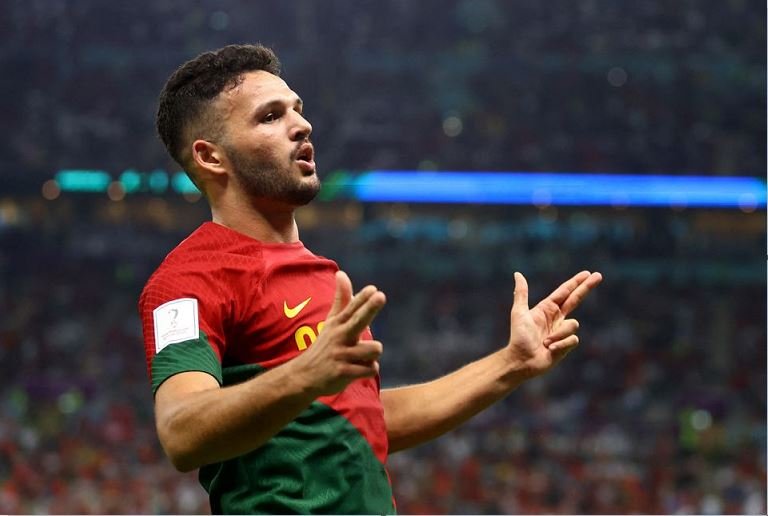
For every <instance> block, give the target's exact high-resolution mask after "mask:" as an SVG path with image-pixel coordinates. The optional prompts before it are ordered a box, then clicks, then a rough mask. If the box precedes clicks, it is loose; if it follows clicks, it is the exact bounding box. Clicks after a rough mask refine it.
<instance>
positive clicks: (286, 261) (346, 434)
mask: <svg viewBox="0 0 768 516" xmlns="http://www.w3.org/2000/svg"><path fill="white" fill-rule="evenodd" d="M337 270H338V266H337V265H336V263H335V262H333V261H331V260H328V259H325V258H322V257H319V256H316V255H314V254H312V253H311V252H310V251H309V250H308V249H307V248H306V247H304V245H303V244H302V243H301V242H296V243H291V244H269V243H263V242H259V241H257V240H254V239H252V238H250V237H247V236H245V235H243V234H240V233H237V232H235V231H233V230H231V229H229V228H226V227H224V226H221V225H219V224H216V223H213V222H206V223H204V224H203V225H202V226H200V227H199V228H198V229H197V230H196V231H195V232H194V233H192V234H191V235H190V236H189V237H188V238H187V239H186V240H184V241H183V242H182V243H181V244H179V246H178V247H176V249H174V250H173V251H172V252H171V253H170V254H169V255H168V256H167V257H166V258H165V260H164V261H163V263H162V264H161V265H160V267H159V268H158V269H157V271H155V273H154V274H153V275H152V277H151V278H150V279H149V281H148V282H147V284H146V286H145V288H144V291H143V292H142V294H141V298H140V300H139V313H140V315H141V320H142V326H143V329H144V344H145V351H146V358H147V366H148V369H149V375H150V378H151V383H152V390H153V392H156V391H157V389H158V387H159V386H160V385H161V384H162V383H163V382H164V381H165V380H166V379H168V378H169V377H171V376H173V375H174V374H177V373H181V372H184V371H203V372H206V373H208V374H210V375H211V376H213V377H214V378H216V379H217V380H218V382H219V384H220V385H222V386H227V385H232V384H236V383H240V382H243V381H245V380H248V379H249V378H253V377H254V376H256V375H258V374H260V373H262V372H264V371H265V370H268V369H270V368H273V367H277V366H279V365H281V364H283V363H285V362H287V361H289V360H291V359H292V358H294V357H296V356H298V355H299V353H301V352H302V351H304V350H305V349H307V347H309V346H311V345H312V343H313V342H314V341H315V339H316V338H317V335H318V334H319V333H320V330H321V329H322V325H323V320H324V319H325V317H326V315H327V314H328V311H329V310H330V308H331V304H332V302H333V296H334V289H335V279H334V275H335V273H336V271H337ZM361 338H363V339H371V338H372V336H371V334H370V332H369V331H368V330H366V331H365V332H364V333H363V335H362V336H361ZM379 389H380V384H379V379H378V377H377V378H366V379H361V380H356V381H354V382H352V383H350V384H349V386H347V388H346V389H345V390H344V391H342V392H341V393H339V394H336V395H333V396H323V397H320V398H318V399H317V400H315V401H314V402H313V403H312V404H311V405H310V406H309V407H308V408H307V409H306V410H305V411H304V412H302V413H301V414H300V415H299V416H298V417H297V418H296V419H295V420H293V421H292V422H291V423H289V424H288V425H287V426H285V427H284V428H283V429H282V430H281V431H280V432H278V433H277V434H276V435H275V436H274V437H272V439H270V440H269V441H268V442H267V443H266V444H264V445H262V446H261V447H259V448H257V449H255V450H253V451H252V452H249V453H247V454H245V455H242V456H240V457H237V458H234V459H231V460H227V461H224V462H219V463H215V464H210V465H207V466H203V467H202V468H200V482H201V483H202V485H203V487H205V489H206V491H208V493H209V495H210V501H211V510H212V511H213V513H214V514H220V513H238V514H245V513H272V514H285V513H288V512H291V513H293V512H295V513H303V514H310V513H336V514H345V513H346V514H349V513H356V514H373V513H375V514H385V513H394V512H395V507H394V502H393V498H392V489H391V486H390V482H389V478H388V475H387V472H386V469H385V463H386V459H387V432H386V427H385V423H384V413H383V408H382V405H381V400H380V397H379Z"/></svg>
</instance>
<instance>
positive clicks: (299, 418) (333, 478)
mask: <svg viewBox="0 0 768 516" xmlns="http://www.w3.org/2000/svg"><path fill="white" fill-rule="evenodd" d="M279 74H280V65H279V62H278V59H277V57H276V56H275V55H274V53H273V52H272V51H271V50H270V49H268V48H265V47H263V46H254V45H231V46H228V47H224V48H222V49H219V50H217V51H214V52H207V53H204V54H201V55H200V56H198V57H196V58H195V59H193V60H191V61H189V62H187V63H185V64H184V65H182V66H181V67H180V68H179V69H178V70H176V71H175V72H174V73H173V74H172V75H171V77H170V78H169V80H168V82H167V83H166V85H165V88H164V89H163V91H162V93H161V95H160V100H159V108H158V113H157V127H158V132H159V134H160V136H161V138H162V140H163V142H164V143H165V145H166V146H167V148H168V151H169V153H170V154H171V156H173V158H174V159H175V160H176V161H177V162H178V163H179V164H181V165H182V167H183V168H184V169H185V170H186V171H187V173H188V174H189V175H190V177H191V179H192V180H193V181H194V183H195V184H196V185H197V186H198V187H199V189H200V191H201V192H203V194H204V195H205V197H206V199H207V200H208V202H209V204H210V207H211V213H212V221H210V222H205V223H203V224H202V225H201V226H200V227H199V228H198V229H197V230H195V231H194V232H193V233H192V234H191V235H190V236H189V237H188V238H187V239H185V240H184V241H183V242H181V243H180V244H179V245H178V246H177V247H176V248H175V249H174V250H173V251H171V253H170V254H168V256H167V257H166V258H165V260H164V261H163V263H162V264H161V265H160V267H159V268H158V269H157V271H155V273H154V274H153V275H152V277H151V278H150V279H149V280H148V282H147V284H146V286H145V288H144V291H143V292H142V294H141V298H140V300H139V311H140V314H141V317H142V325H143V330H144V341H145V348H146V359H147V365H148V369H149V374H150V378H151V385H152V389H153V392H154V399H155V416H156V425H157V432H158V436H159V438H160V442H161V443H162V446H163V448H164V450H165V452H166V454H167V455H168V456H169V458H170V460H171V461H172V462H173V464H174V465H175V466H176V468H177V469H179V470H181V471H190V470H194V469H197V468H199V469H200V481H201V483H202V484H203V486H204V487H205V489H206V490H207V491H208V493H209V496H210V501H211V509H212V511H213V512H214V513H254V512H263V513H275V514H280V513H287V512H299V513H318V512H321V513H357V514H361V513H377V514H379V513H380V514H383V513H391V512H394V511H395V505H394V500H393V497H392V490H391V486H390V482H389V478H388V475H387V472H386V469H385V465H386V460H387V454H388V453H392V452H394V451H397V450H402V449H404V448H409V447H412V446H415V445H418V444H420V443H423V442H425V441H428V440H430V439H434V438H435V437H437V436H439V435H441V434H443V433H445V432H447V431H449V430H451V429H452V428H455V427H456V426H457V425H459V424H461V423H462V422H464V421H466V420H467V419H469V418H470V417H472V416H473V415H475V414H477V413H478V412H480V411H481V410H483V409H484V408H486V407H488V406H489V405H490V404H492V403H494V402H495V401H497V400H499V399H501V398H503V397H504V396H506V395H507V394H509V393H510V392H511V391H512V390H513V389H515V387H517V386H518V385H520V383H521V382H523V381H525V380H527V379H529V378H532V377H534V376H537V375H540V374H542V373H544V372H546V371H547V370H549V369H550V368H551V367H553V366H554V365H555V364H556V363H557V362H558V361H559V360H560V359H561V358H563V356H565V355H566V353H568V352H569V351H570V350H572V349H573V348H574V347H575V346H576V345H577V343H578V337H577V336H576V334H575V332H576V330H577V328H578V323H577V321H576V320H575V319H571V318H568V314H569V313H570V312H571V311H572V310H573V309H575V308H576V307H577V306H578V305H579V304H580V303H581V301H582V300H583V299H584V297H585V296H586V295H587V294H588V293H589V291H590V290H591V289H592V288H594V287H595V286H596V285H597V284H598V283H599V282H600V281H601V279H602V278H601V275H600V274H599V273H590V272H588V271H582V272H580V273H578V274H576V275H575V276H573V277H572V278H570V279H569V280H568V281H566V282H565V283H563V284H562V285H560V287H558V288H557V289H556V290H555V291H554V292H552V294H550V295H549V296H548V297H547V298H545V299H544V300H543V301H541V302H540V303H539V304H537V305H536V306H534V307H533V308H529V306H528V285H527V282H526V280H525V278H524V277H523V276H522V275H521V274H520V273H515V292H514V299H513V304H512V309H511V318H510V323H511V326H510V337H509V341H508V343H507V344H506V346H504V347H503V348H501V349H499V350H498V351H496V352H495V353H493V354H491V355H488V356H486V357H484V358H482V359H480V360H478V361H476V362H473V363H471V364H468V365H466V366H464V367H463V368H461V369H459V370H457V371H455V372H453V373H451V374H448V375H447V376H444V377H442V378H439V379H437V380H434V381H431V382H428V383H424V384H420V385H412V386H406V387H400V388H396V389H383V390H382V389H380V383H379V362H378V360H379V357H380V355H381V353H382V350H383V346H382V343H381V342H378V341H376V340H375V339H374V338H373V336H372V335H371V332H370V330H369V325H370V324H371V321H372V320H373V319H374V317H375V316H376V314H377V312H378V311H379V310H381V309H382V307H383V306H384V304H385V302H386V298H385V295H384V293H383V292H381V291H379V290H378V289H377V288H376V287H375V286H372V285H369V286H366V287H365V288H363V289H361V290H359V291H358V292H357V293H353V288H352V285H351V282H350V280H349V278H348V277H347V275H346V274H345V273H344V272H341V271H339V268H338V266H337V265H336V263H334V262H333V261H331V260H328V259H325V258H322V257H319V256H316V255H314V254H312V252H311V251H309V250H308V249H306V248H305V247H304V245H303V244H302V242H301V241H300V240H299V233H298V228H297V226H296V222H295V220H294V210H295V209H296V208H297V207H299V206H302V205H304V204H306V203H308V202H310V201H311V200H312V199H313V197H314V196H315V194H317V192H318V190H319V188H320V181H319V179H318V176H317V173H316V170H315V161H314V158H315V152H314V148H313V146H312V143H311V140H310V135H311V133H312V126H311V125H310V123H309V122H308V121H307V120H306V118H305V117H304V115H303V111H302V101H301V99H300V98H299V96H298V95H297V94H296V93H295V92H293V91H292V90H291V88H290V87H289V86H288V85H287V84H286V83H285V82H284V81H283V80H282V79H281V78H280V75H279Z"/></svg>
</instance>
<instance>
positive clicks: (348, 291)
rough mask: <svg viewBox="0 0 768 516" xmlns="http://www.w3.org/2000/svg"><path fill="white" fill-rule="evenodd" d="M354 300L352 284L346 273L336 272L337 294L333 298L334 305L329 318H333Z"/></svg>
mask: <svg viewBox="0 0 768 516" xmlns="http://www.w3.org/2000/svg"><path fill="white" fill-rule="evenodd" d="M351 299H352V282H351V281H350V279H349V276H347V273H346V272H344V271H336V294H335V295H334V296H333V305H332V306H331V310H330V311H329V312H328V317H332V316H334V315H336V314H338V313H339V312H341V311H342V310H344V307H346V306H347V305H348V304H349V301H350V300H351Z"/></svg>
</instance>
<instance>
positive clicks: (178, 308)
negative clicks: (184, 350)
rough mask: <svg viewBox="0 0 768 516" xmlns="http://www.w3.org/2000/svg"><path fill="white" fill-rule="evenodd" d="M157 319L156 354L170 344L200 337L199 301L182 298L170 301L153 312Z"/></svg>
mask: <svg viewBox="0 0 768 516" xmlns="http://www.w3.org/2000/svg"><path fill="white" fill-rule="evenodd" d="M152 315H153V316H154V318H155V352H156V353H160V350H161V349H163V348H164V347H166V346H167V345H168V344H174V343H176V342H184V341H185V340H192V339H197V338H199V337H200V324H199V322H198V317H197V299H193V298H188V297H185V298H182V299H174V300H173V301H168V302H167V303H165V304H164V305H160V306H158V307H157V308H155V309H154V310H153V311H152Z"/></svg>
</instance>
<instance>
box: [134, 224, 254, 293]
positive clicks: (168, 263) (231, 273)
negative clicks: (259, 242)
mask: <svg viewBox="0 0 768 516" xmlns="http://www.w3.org/2000/svg"><path fill="white" fill-rule="evenodd" d="M241 247H242V244H241V242H238V241H237V240H236V239H232V237H231V235H230V234H228V233H227V232H223V231H220V230H219V228H217V227H216V224H213V223H205V224H203V225H201V226H200V227H199V228H197V229H196V230H195V231H194V232H192V233H191V234H190V235H189V236H188V237H187V238H185V239H184V240H182V241H181V242H180V243H179V244H178V245H177V246H176V247H175V248H174V249H173V250H171V252H169V253H168V255H167V256H166V257H165V258H164V259H163V261H162V262H161V263H160V265H159V266H158V267H157V269H156V270H155V271H154V272H153V273H152V275H151V276H150V277H149V279H148V280H147V282H146V284H145V286H144V289H143V292H142V297H144V295H145V294H146V293H147V292H148V291H153V290H168V289H173V290H195V291H200V292H204V293H207V294H211V295H212V294H215V292H217V291H220V290H221V287H222V285H225V284H236V283H238V282H242V281H243V280H244V278H245V277H246V276H247V277H248V278H250V279H251V280H253V279H254V278H256V277H258V271H259V270H260V269H261V268H262V267H261V265H260V263H261V257H260V253H259V252H258V249H247V250H243V249H241Z"/></svg>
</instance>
